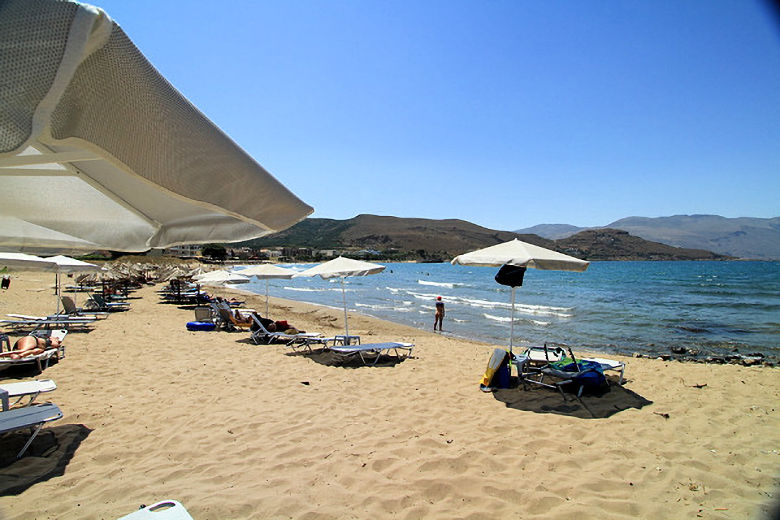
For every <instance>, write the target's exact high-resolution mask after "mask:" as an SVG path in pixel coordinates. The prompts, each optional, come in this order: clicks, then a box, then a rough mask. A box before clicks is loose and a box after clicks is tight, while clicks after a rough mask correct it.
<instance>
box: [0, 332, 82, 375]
mask: <svg viewBox="0 0 780 520" xmlns="http://www.w3.org/2000/svg"><path fill="white" fill-rule="evenodd" d="M67 334H68V331H67V330H64V329H59V330H53V331H51V332H50V333H49V336H50V337H52V338H57V339H59V340H60V346H59V348H51V349H48V350H45V351H43V352H41V353H40V354H35V355H33V356H27V357H23V358H21V359H11V358H5V357H4V358H0V368H3V367H8V366H12V365H24V364H30V363H35V364H36V365H37V366H38V372H42V371H43V369H45V368H48V367H49V361H50V360H51V359H52V358H57V359H58V360H59V359H62V358H64V357H65V343H64V342H63V340H64V339H65V336H66V335H67ZM3 351H7V352H10V351H11V341H10V339H9V338H8V334H0V352H3Z"/></svg>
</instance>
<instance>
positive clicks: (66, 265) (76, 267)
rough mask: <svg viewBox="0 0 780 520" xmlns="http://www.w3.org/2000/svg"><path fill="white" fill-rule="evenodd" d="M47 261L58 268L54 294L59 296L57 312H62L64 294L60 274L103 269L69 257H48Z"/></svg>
mask: <svg viewBox="0 0 780 520" xmlns="http://www.w3.org/2000/svg"><path fill="white" fill-rule="evenodd" d="M46 260H49V261H51V262H54V264H55V265H56V267H55V268H54V272H55V273H56V274H55V275H54V293H55V294H56V295H57V312H58V313H59V312H60V296H62V292H61V290H60V273H86V272H95V271H100V270H101V269H102V267H100V266H99V265H95V264H90V263H89V262H82V261H81V260H76V259H75V258H71V257H69V256H63V255H57V256H50V257H47V258H46Z"/></svg>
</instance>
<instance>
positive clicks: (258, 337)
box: [250, 314, 322, 345]
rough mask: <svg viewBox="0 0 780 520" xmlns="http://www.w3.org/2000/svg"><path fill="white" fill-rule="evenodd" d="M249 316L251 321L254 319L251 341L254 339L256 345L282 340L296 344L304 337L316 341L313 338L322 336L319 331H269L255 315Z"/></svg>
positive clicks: (289, 343)
mask: <svg viewBox="0 0 780 520" xmlns="http://www.w3.org/2000/svg"><path fill="white" fill-rule="evenodd" d="M250 316H252V321H254V323H255V326H256V327H257V330H255V331H253V332H252V336H251V338H252V341H254V342H255V344H256V345H260V344H261V343H264V344H269V343H271V342H272V341H284V342H285V343H286V344H287V345H293V344H298V343H299V342H301V340H304V339H313V340H314V341H317V340H316V339H315V338H319V337H321V336H322V333H321V332H301V333H298V334H286V333H284V332H271V331H269V330H268V329H266V328H265V326H264V325H263V322H261V321H260V320H259V319H257V315H255V314H250Z"/></svg>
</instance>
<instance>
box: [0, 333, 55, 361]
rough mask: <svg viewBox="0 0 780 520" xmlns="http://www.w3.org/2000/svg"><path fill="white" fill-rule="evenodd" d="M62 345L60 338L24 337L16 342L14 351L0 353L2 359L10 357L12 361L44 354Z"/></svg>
mask: <svg viewBox="0 0 780 520" xmlns="http://www.w3.org/2000/svg"><path fill="white" fill-rule="evenodd" d="M60 345H61V343H60V340H59V339H58V338H39V337H37V336H24V337H21V338H19V339H18V340H16V343H14V346H13V350H11V351H10V352H2V353H0V357H9V358H11V359H22V358H25V357H28V356H35V355H38V354H42V353H43V352H45V351H46V350H50V349H55V348H59V347H60Z"/></svg>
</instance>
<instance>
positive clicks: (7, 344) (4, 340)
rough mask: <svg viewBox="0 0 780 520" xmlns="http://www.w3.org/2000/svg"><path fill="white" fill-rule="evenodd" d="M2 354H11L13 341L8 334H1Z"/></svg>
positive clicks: (0, 346) (0, 345)
mask: <svg viewBox="0 0 780 520" xmlns="http://www.w3.org/2000/svg"><path fill="white" fill-rule="evenodd" d="M0 352H11V340H10V339H9V338H8V334H0Z"/></svg>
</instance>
